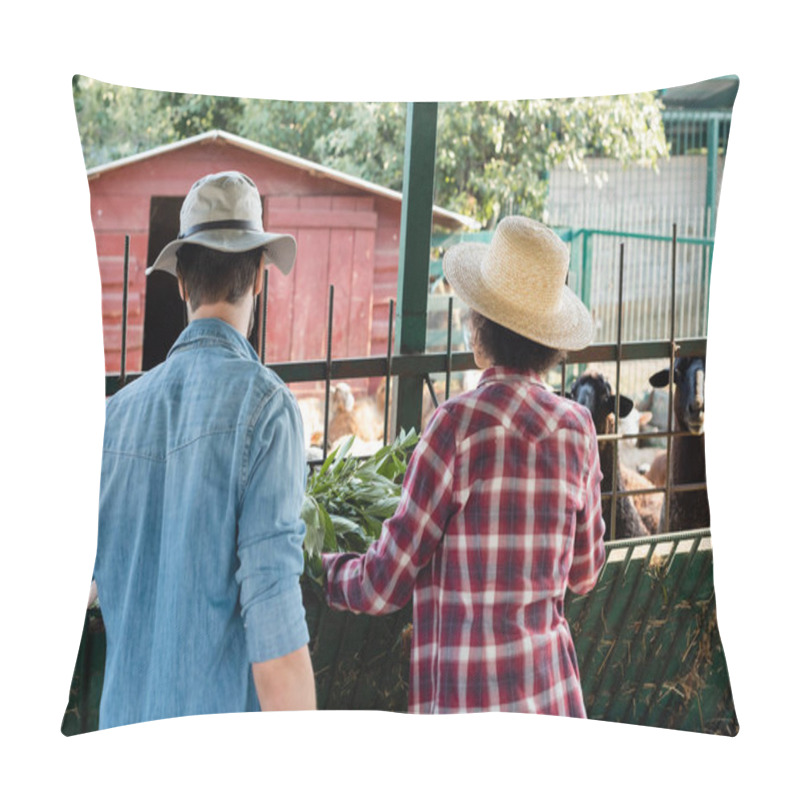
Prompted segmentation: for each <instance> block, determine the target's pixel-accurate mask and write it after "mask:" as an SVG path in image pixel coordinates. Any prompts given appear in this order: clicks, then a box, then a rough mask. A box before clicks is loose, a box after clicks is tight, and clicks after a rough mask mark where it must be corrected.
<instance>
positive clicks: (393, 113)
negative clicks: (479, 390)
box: [73, 76, 668, 228]
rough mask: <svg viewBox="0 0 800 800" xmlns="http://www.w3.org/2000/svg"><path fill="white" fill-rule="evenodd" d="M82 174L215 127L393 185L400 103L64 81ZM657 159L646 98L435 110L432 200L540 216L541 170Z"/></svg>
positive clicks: (654, 115)
mask: <svg viewBox="0 0 800 800" xmlns="http://www.w3.org/2000/svg"><path fill="white" fill-rule="evenodd" d="M73 87H74V96H75V107H76V113H77V116H78V124H79V127H80V131H81V141H82V144H83V148H84V156H85V159H86V163H87V166H93V165H96V164H100V163H104V162H106V161H110V160H113V159H115V158H120V157H122V156H126V155H132V154H133V153H137V152H141V151H142V150H146V149H148V148H152V147H156V146H158V145H162V144H167V143H169V142H174V141H178V140H180V139H183V138H186V137H187V136H191V135H195V134H198V133H201V132H203V131H205V130H211V129H213V128H220V129H223V130H227V131H229V132H230V133H235V134H238V135H240V136H244V137H246V138H249V139H252V140H254V141H257V142H260V143H261V144H264V145H267V146H269V147H273V148H275V149H277V150H282V151H284V152H287V153H291V154H293V155H296V156H300V157H302V158H307V159H310V160H312V161H315V162H317V163H320V164H323V165H325V166H327V167H331V168H333V169H337V170H340V171H342V172H345V173H347V174H349V175H354V176H356V177H360V178H363V179H364V180H368V181H372V182H374V183H378V184H380V185H382V186H386V187H388V188H392V189H396V190H400V189H402V179H403V156H404V149H405V148H404V144H405V119H406V105H405V104H403V103H324V102H301V103H295V102H289V101H283V100H280V101H278V100H258V99H251V98H236V97H214V96H207V95H191V94H181V93H176V92H149V91H142V90H138V89H132V88H129V87H122V86H113V85H109V84H104V83H100V82H98V81H94V80H92V79H89V78H83V77H80V76H76V78H75V80H74V82H73ZM667 154H668V148H667V144H666V141H665V138H664V129H663V124H662V121H661V104H660V102H659V101H658V100H657V99H656V95H655V93H653V92H644V93H639V94H632V95H619V96H609V97H588V98H569V99H554V100H519V101H497V102H460V103H442V104H440V106H439V123H438V133H437V160H436V178H435V181H436V183H435V197H434V199H435V202H436V203H437V204H438V205H440V206H443V207H445V208H448V209H450V210H452V211H457V212H459V213H462V214H466V215H468V216H471V217H473V218H474V219H476V220H478V221H479V222H481V224H482V225H484V226H485V227H487V228H491V227H493V226H494V225H495V224H496V222H497V221H498V220H499V219H500V217H502V216H504V215H506V214H509V213H519V214H525V215H528V216H533V217H537V218H543V217H544V215H545V213H546V204H547V184H548V175H549V171H550V170H551V169H552V168H553V167H555V166H556V165H558V164H566V165H568V166H569V167H570V168H571V169H575V170H580V171H583V172H586V171H587V158H589V157H590V156H606V157H611V158H615V159H617V160H619V161H620V162H621V163H622V164H625V165H632V164H636V165H640V166H644V167H650V168H657V165H658V161H659V159H661V158H664V157H666V156H667Z"/></svg>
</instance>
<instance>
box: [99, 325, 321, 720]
mask: <svg viewBox="0 0 800 800" xmlns="http://www.w3.org/2000/svg"><path fill="white" fill-rule="evenodd" d="M305 476H306V463H305V455H304V447H303V437H302V421H301V417H300V412H299V409H298V407H297V403H296V401H295V399H294V397H293V396H292V394H291V393H290V392H289V390H288V389H287V388H286V386H285V385H284V384H283V383H282V381H281V380H280V379H279V378H278V377H277V376H276V375H275V374H274V373H273V372H272V371H271V370H269V369H267V368H266V367H264V366H262V365H261V364H260V362H259V360H258V356H257V355H256V353H255V351H254V350H253V348H252V347H251V346H250V344H249V343H248V342H247V340H246V339H245V338H244V337H243V336H242V335H241V334H240V333H239V332H238V331H236V330H235V329H234V328H232V327H231V326H229V325H228V324H227V323H225V322H222V321H221V320H219V319H202V320H195V321H194V322H192V323H191V324H190V325H189V326H188V327H187V328H186V329H185V330H184V331H183V333H182V334H181V335H180V337H179V338H178V340H177V341H176V343H175V345H174V346H173V347H172V349H171V350H170V352H169V355H168V357H167V359H166V361H165V362H164V363H163V364H160V365H159V366H157V367H155V368H154V369H152V370H150V371H149V372H147V373H146V374H144V375H143V376H141V377H140V378H139V379H137V380H136V381H134V382H133V383H131V384H130V385H129V386H127V387H125V388H124V389H123V390H121V391H120V392H118V393H117V394H116V395H115V396H114V397H112V398H111V399H110V400H109V402H108V405H107V407H106V426H105V435H104V442H103V462H102V473H101V487H100V518H99V530H98V544H97V559H96V563H95V573H94V575H95V580H96V581H97V588H98V599H99V602H100V608H101V611H102V615H103V620H104V623H105V627H106V648H107V650H106V666H105V678H104V685H103V694H102V699H101V703H100V728H108V727H112V726H116V725H124V724H128V723H132V722H139V721H144V720H152V719H162V718H165V717H175V716H184V715H190V714H209V713H221V712H235V711H256V710H258V709H259V703H258V698H257V695H256V691H255V684H254V682H253V676H252V669H251V666H250V664H251V663H253V662H260V661H266V660H268V659H273V658H277V657H280V656H283V655H286V654H288V653H290V652H292V651H294V650H296V649H297V648H299V647H302V646H303V645H304V644H306V643H307V642H308V629H307V627H306V622H305V611H304V608H303V603H302V595H301V591H300V584H299V576H300V573H301V571H302V567H303V554H302V541H303V536H304V533H305V527H304V525H303V522H302V520H301V518H300V510H301V506H302V501H303V495H304V489H305Z"/></svg>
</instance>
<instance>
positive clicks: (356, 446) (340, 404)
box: [328, 383, 383, 455]
mask: <svg viewBox="0 0 800 800" xmlns="http://www.w3.org/2000/svg"><path fill="white" fill-rule="evenodd" d="M332 401H333V402H332V404H331V405H332V408H331V414H330V420H329V422H328V442H329V443H330V444H331V446H332V447H336V446H338V445H339V444H341V442H342V441H343V440H344V439H346V438H347V437H349V436H355V441H354V442H353V446H352V447H351V450H350V452H351V453H352V454H353V455H369V454H371V453H373V452H376V451H377V450H378V449H380V447H381V446H382V445H383V408H380V409H379V408H378V405H377V403H376V402H375V400H374V399H373V398H371V397H361V398H359V399H358V400H356V399H355V397H354V396H353V391H352V389H351V388H350V385H349V384H347V383H338V384H336V386H335V387H334V389H333V396H332Z"/></svg>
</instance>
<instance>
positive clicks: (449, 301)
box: [444, 295, 453, 400]
mask: <svg viewBox="0 0 800 800" xmlns="http://www.w3.org/2000/svg"><path fill="white" fill-rule="evenodd" d="M452 372H453V296H452V295H451V296H450V297H448V298H447V372H446V374H445V379H444V399H445V400H449V399H450V375H451V374H452Z"/></svg>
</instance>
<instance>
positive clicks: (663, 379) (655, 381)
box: [650, 367, 669, 389]
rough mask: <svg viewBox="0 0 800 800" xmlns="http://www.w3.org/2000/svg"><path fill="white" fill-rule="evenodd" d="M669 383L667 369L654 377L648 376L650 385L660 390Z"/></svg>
mask: <svg viewBox="0 0 800 800" xmlns="http://www.w3.org/2000/svg"><path fill="white" fill-rule="evenodd" d="M668 383H669V367H667V368H666V369H662V370H661V371H660V372H656V373H655V375H651V376H650V385H651V386H655V387H656V388H657V389H660V388H661V387H663V386H666V385H667V384H668Z"/></svg>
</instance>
